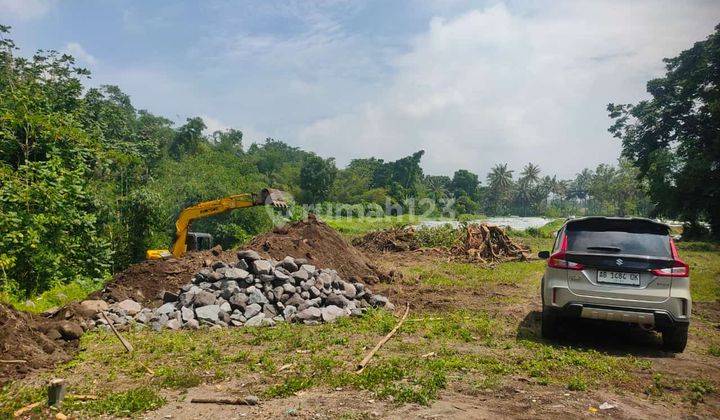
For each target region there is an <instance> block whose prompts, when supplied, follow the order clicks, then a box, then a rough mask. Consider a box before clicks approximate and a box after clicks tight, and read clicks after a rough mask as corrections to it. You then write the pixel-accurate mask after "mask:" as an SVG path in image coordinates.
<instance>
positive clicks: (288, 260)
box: [279, 255, 298, 273]
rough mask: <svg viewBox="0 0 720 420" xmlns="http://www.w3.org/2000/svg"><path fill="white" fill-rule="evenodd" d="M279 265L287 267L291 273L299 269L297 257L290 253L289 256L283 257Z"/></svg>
mask: <svg viewBox="0 0 720 420" xmlns="http://www.w3.org/2000/svg"><path fill="white" fill-rule="evenodd" d="M279 265H280V267H282V268H284V269H286V270H287V271H289V272H291V273H292V272H293V271H297V269H298V265H297V264H296V263H295V258H293V257H291V256H289V255H288V256H287V257H285V258H283V260H282V261H280V264H279Z"/></svg>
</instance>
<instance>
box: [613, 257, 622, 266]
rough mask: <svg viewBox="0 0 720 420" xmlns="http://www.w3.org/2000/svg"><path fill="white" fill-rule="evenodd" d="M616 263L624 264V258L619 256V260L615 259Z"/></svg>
mask: <svg viewBox="0 0 720 420" xmlns="http://www.w3.org/2000/svg"><path fill="white" fill-rule="evenodd" d="M615 264H617V265H623V260H622V258H618V259H617V260H615Z"/></svg>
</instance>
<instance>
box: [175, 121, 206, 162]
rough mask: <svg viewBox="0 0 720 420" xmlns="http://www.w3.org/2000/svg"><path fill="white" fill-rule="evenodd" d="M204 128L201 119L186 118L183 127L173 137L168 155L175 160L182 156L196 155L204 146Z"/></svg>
mask: <svg viewBox="0 0 720 420" xmlns="http://www.w3.org/2000/svg"><path fill="white" fill-rule="evenodd" d="M206 128H207V127H206V126H205V123H204V122H203V120H202V118H200V117H195V118H188V119H187V122H186V123H185V125H183V126H182V127H180V128H178V129H177V132H176V133H175V137H174V138H173V140H172V143H170V154H171V155H172V156H174V157H175V159H180V158H181V157H182V156H184V155H194V154H197V153H198V152H199V151H200V148H201V147H202V146H203V145H204V144H206V140H205V137H204V136H203V134H202V132H203V130H205V129H206Z"/></svg>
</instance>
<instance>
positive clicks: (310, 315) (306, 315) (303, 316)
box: [297, 307, 322, 321]
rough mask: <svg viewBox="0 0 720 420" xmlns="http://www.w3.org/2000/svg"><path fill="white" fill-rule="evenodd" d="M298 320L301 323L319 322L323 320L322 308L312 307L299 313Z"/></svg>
mask: <svg viewBox="0 0 720 420" xmlns="http://www.w3.org/2000/svg"><path fill="white" fill-rule="evenodd" d="M297 318H298V319H299V320H301V321H317V320H319V319H320V318H322V311H321V310H320V308H315V307H310V308H307V309H304V310H302V311H300V312H298V313H297Z"/></svg>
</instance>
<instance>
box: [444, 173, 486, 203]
mask: <svg viewBox="0 0 720 420" xmlns="http://www.w3.org/2000/svg"><path fill="white" fill-rule="evenodd" d="M479 185H480V181H479V180H478V176H477V175H476V174H474V173H472V172H470V171H468V170H466V169H458V170H457V171H455V173H454V174H453V178H452V182H451V183H450V189H451V191H452V192H453V194H454V195H455V198H458V197H460V196H461V195H467V196H468V197H470V198H472V199H475V198H477V191H478V186H479Z"/></svg>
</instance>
